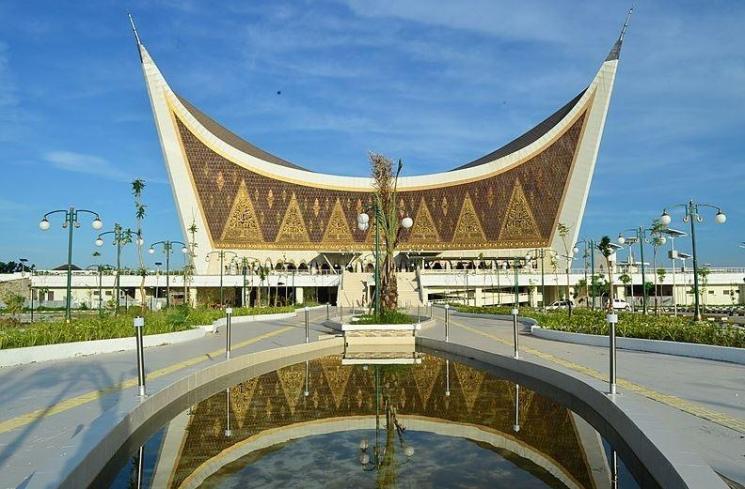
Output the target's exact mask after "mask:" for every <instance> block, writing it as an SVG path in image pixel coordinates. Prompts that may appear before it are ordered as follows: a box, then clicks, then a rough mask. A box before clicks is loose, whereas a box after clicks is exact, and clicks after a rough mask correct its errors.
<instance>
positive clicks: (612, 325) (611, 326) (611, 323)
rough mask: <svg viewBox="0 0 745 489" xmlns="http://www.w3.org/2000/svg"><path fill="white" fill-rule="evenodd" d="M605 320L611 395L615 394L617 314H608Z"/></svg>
mask: <svg viewBox="0 0 745 489" xmlns="http://www.w3.org/2000/svg"><path fill="white" fill-rule="evenodd" d="M605 320H606V321H608V347H609V349H610V351H609V355H608V356H609V357H610V359H609V363H610V365H609V371H608V377H609V378H608V384H609V387H610V388H609V391H610V394H611V395H614V394H615V393H616V324H617V323H618V314H616V313H615V312H612V313H609V314H607V315H606V316H605Z"/></svg>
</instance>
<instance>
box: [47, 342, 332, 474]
mask: <svg viewBox="0 0 745 489" xmlns="http://www.w3.org/2000/svg"><path fill="white" fill-rule="evenodd" d="M343 349H344V346H343V340H342V339H341V338H336V339H330V340H326V341H318V342H314V343H303V344H299V345H293V346H285V347H281V348H275V349H272V350H264V351H260V352H256V353H249V354H247V355H242V356H239V357H236V358H234V359H232V360H228V361H225V362H222V363H218V364H216V365H212V366H210V367H207V368H204V369H202V370H199V371H197V372H194V373H191V374H189V375H187V376H185V377H183V378H181V379H180V380H177V381H176V382H173V383H172V384H170V385H168V386H166V387H164V388H163V389H161V390H159V391H158V392H156V393H155V394H153V395H151V396H148V397H147V398H145V399H143V400H142V401H141V402H139V401H137V400H136V399H133V400H132V402H130V403H129V405H127V403H124V405H121V406H118V407H115V408H113V409H109V410H107V411H105V412H104V413H103V414H102V415H101V416H100V417H99V418H97V419H96V420H95V421H94V422H93V423H92V424H90V425H88V426H86V427H85V428H84V430H83V432H82V433H80V434H79V435H78V436H82V435H84V436H86V437H88V438H90V442H89V444H88V447H89V450H87V451H86V452H85V453H81V454H79V455H76V456H74V457H73V458H71V459H64V458H63V457H60V459H59V460H57V461H51V462H50V464H51V465H52V467H50V470H49V471H47V472H48V473H47V474H45V475H47V477H49V478H53V479H54V480H55V481H56V483H55V486H57V487H60V488H75V489H77V488H80V487H94V486H93V484H94V483H95V482H96V481H97V480H98V478H99V477H103V478H107V477H111V476H112V475H115V473H116V471H117V467H115V466H114V465H115V461H116V460H118V459H120V458H121V457H122V456H127V455H128V454H129V453H131V452H132V450H133V449H136V448H137V447H139V446H140V445H142V444H143V443H144V442H145V441H147V439H148V438H149V437H150V436H151V434H152V430H153V429H155V430H157V428H158V427H159V426H162V424H163V423H165V422H167V421H168V419H169V418H170V415H172V414H174V413H177V412H181V411H184V410H186V409H187V408H189V407H190V406H192V405H194V404H195V403H196V402H198V401H201V400H202V399H206V398H207V397H209V396H211V395H213V394H215V393H217V392H220V391H222V390H224V389H225V388H227V387H230V386H232V385H235V384H236V383H238V382H242V381H244V380H246V379H249V378H254V377H258V376H260V375H262V374H265V373H269V372H273V371H275V370H278V369H280V368H282V367H286V366H288V365H293V364H296V363H299V362H302V361H305V360H312V359H315V358H319V357H323V356H326V355H334V354H340V353H341V352H342V351H343ZM133 406H134V407H133ZM55 472H56V473H55ZM59 481H62V482H61V483H60V482H59ZM57 484H58V485H57ZM95 487H98V486H95Z"/></svg>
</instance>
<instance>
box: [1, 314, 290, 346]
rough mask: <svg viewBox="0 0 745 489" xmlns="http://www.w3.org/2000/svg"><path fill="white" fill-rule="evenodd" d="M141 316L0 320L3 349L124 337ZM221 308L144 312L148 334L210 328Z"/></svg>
mask: <svg viewBox="0 0 745 489" xmlns="http://www.w3.org/2000/svg"><path fill="white" fill-rule="evenodd" d="M294 310H295V309H294V308H293V307H258V308H247V307H246V308H244V307H241V308H234V309H233V316H251V315H255V314H273V313H279V312H294ZM138 315H140V309H139V308H132V309H130V311H128V312H124V311H122V312H120V313H119V315H117V316H114V315H109V314H106V315H102V316H98V315H91V316H86V317H79V318H76V319H73V320H72V321H71V322H70V323H69V324H68V323H65V322H64V321H46V322H41V321H40V322H36V323H33V324H29V325H21V324H20V323H16V322H13V321H5V320H3V321H0V349H5V348H20V347H25V346H38V345H51V344H57V343H70V342H73V341H89V340H104V339H111V338H124V337H127V336H132V335H133V334H134V326H133V318H134V317H136V316H138ZM224 316H225V313H224V312H223V311H221V310H219V309H208V308H190V307H188V306H176V307H172V308H170V309H167V310H163V311H148V312H146V313H145V316H144V317H145V334H160V333H172V332H176V331H184V330H187V329H191V328H192V327H194V326H201V325H209V324H212V323H213V322H214V321H215V320H217V319H220V318H221V317H224Z"/></svg>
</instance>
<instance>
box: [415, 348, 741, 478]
mask: <svg viewBox="0 0 745 489" xmlns="http://www.w3.org/2000/svg"><path fill="white" fill-rule="evenodd" d="M416 343H417V346H418V347H419V348H421V350H420V351H424V352H432V353H436V354H439V355H440V356H444V357H445V358H449V359H451V360H455V361H458V362H462V363H465V364H467V365H470V366H472V367H474V368H476V369H478V370H482V371H485V372H488V373H491V374H493V375H497V376H499V377H502V378H506V379H508V380H510V381H512V382H515V383H517V384H520V385H524V386H526V387H528V388H529V389H531V390H534V391H536V392H537V393H539V394H542V395H544V396H546V397H548V398H550V399H553V400H554V401H556V402H558V403H559V404H561V405H563V406H566V407H567V408H569V409H570V410H571V411H573V412H574V413H576V414H578V415H579V416H581V417H582V418H583V419H584V420H585V421H587V422H588V423H590V424H591V425H592V426H593V428H595V429H596V430H597V431H598V432H599V433H600V434H601V435H602V436H603V438H605V439H606V440H608V442H610V444H611V446H613V447H614V448H615V449H616V451H617V452H618V453H619V455H620V456H621V459H622V460H623V461H624V463H625V465H626V467H627V468H628V469H629V470H630V471H631V473H632V474H633V475H634V478H635V479H636V480H637V482H638V483H639V486H640V487H664V488H673V487H687V488H701V489H726V488H727V485H726V484H725V483H724V482H723V481H722V479H720V478H719V477H718V476H717V475H716V473H715V472H714V470H713V469H712V468H711V467H710V466H709V465H708V464H706V463H705V462H704V461H703V460H701V459H700V458H699V456H698V454H697V453H696V451H695V450H694V449H693V448H692V447H691V446H690V445H688V444H687V443H686V442H685V441H684V440H683V439H681V438H680V437H678V435H676V433H675V431H674V430H672V429H670V428H667V427H666V426H665V421H664V419H661V417H660V416H659V415H658V416H655V415H654V414H653V410H651V409H650V408H652V407H653V406H652V405H651V404H652V401H649V400H647V399H646V398H642V397H638V396H634V395H632V394H629V395H615V396H609V395H607V394H605V393H604V392H603V391H602V390H601V389H603V388H604V385H603V383H602V382H599V381H593V380H590V381H584V380H582V379H580V378H577V377H575V376H573V375H570V374H567V373H563V372H561V371H559V370H554V369H552V368H549V367H545V366H543V365H540V364H538V363H534V362H532V361H530V360H524V359H519V360H517V359H514V358H511V357H506V356H503V355H499V354H496V353H490V352H487V351H483V350H478V349H476V348H471V347H468V346H464V345H459V344H457V343H447V342H444V341H440V340H434V339H431V338H422V337H419V338H417V339H416Z"/></svg>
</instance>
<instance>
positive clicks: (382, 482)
mask: <svg viewBox="0 0 745 489" xmlns="http://www.w3.org/2000/svg"><path fill="white" fill-rule="evenodd" d="M381 370H383V372H381ZM383 373H387V374H388V375H390V376H392V377H398V368H397V366H389V367H388V368H384V369H381V368H380V367H375V372H374V379H375V446H374V447H372V453H371V455H372V457H373V458H372V459H371V458H370V454H368V452H367V449H368V448H369V447H368V443H367V440H362V442H361V443H360V450H361V453H360V463H361V464H362V466H363V470H368V471H371V470H377V471H378V477H377V487H379V488H388V487H396V481H397V480H398V466H399V465H401V464H400V463H399V461H398V460H397V458H396V438H397V437H398V442H399V445H400V446H401V447H402V448H403V453H404V455H405V456H406V462H408V460H409V459H410V457H412V456H413V455H414V448H413V447H411V446H409V445H407V444H406V442H405V440H404V432H405V431H406V428H405V427H404V426H403V425H402V424H401V423H400V422H399V421H398V417H397V409H396V407H395V406H393V405H392V404H391V399H390V396H389V395H385V396H383V393H382V392H381V377H382V374H383ZM383 397H384V398H385V431H386V437H385V445H384V446H383V447H382V449H381V447H380V445H379V441H378V440H379V437H378V433H379V429H380V411H379V409H378V407H379V405H380V404H379V402H380V401H381V400H382V399H383ZM406 462H404V463H406Z"/></svg>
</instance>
